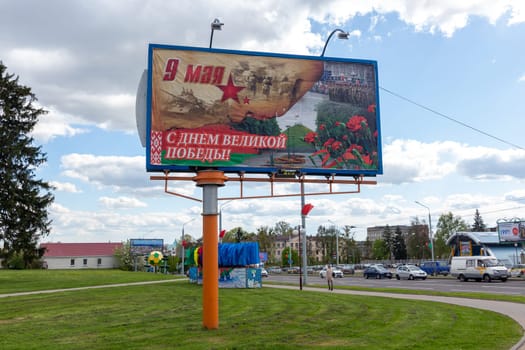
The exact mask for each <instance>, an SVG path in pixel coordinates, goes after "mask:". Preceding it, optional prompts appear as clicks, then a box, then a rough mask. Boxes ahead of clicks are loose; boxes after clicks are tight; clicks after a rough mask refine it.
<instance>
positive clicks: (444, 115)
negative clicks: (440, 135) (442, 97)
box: [379, 86, 525, 151]
mask: <svg viewBox="0 0 525 350" xmlns="http://www.w3.org/2000/svg"><path fill="white" fill-rule="evenodd" d="M379 88H380V89H381V90H383V91H385V92H388V93H389V94H390V95H392V96H395V97H397V98H399V99H401V100H403V101H406V102H408V103H411V104H413V105H415V106H418V107H419V108H422V109H424V110H426V111H429V112H431V113H434V114H436V115H438V116H440V117H443V118H445V119H448V120H450V121H452V122H454V123H456V124H459V125H461V126H464V127H466V128H469V129H471V130H474V131H476V132H478V133H480V134H483V135H485V136H488V137H490V138H492V139H494V140H497V141H499V142H502V143H504V144H506V145H509V146H511V147H514V148H517V149H521V150H524V151H525V148H523V147H521V146H518V145H516V144H514V143H512V142H509V141H507V140H504V139H502V138H500V137H497V136H494V135H492V134H489V133H488V132H485V131H483V130H480V129H478V128H475V127H473V126H470V125H468V124H466V123H463V122H461V121H459V120H457V119H454V118H452V117H450V116H448V115H446V114H443V113H441V112H438V111H436V110H435V109H432V108H429V107H427V106H425V105H422V104H421V103H417V102H416V101H413V100H411V99H409V98H407V97H404V96H401V95H399V94H397V93H395V92H393V91H390V90H388V89H385V88H384V87H382V86H380V87H379Z"/></svg>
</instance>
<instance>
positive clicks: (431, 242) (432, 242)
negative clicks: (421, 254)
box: [415, 201, 434, 261]
mask: <svg viewBox="0 0 525 350" xmlns="http://www.w3.org/2000/svg"><path fill="white" fill-rule="evenodd" d="M415 202H416V204H419V205H420V206H422V207H424V208H427V210H428V237H429V239H430V244H431V246H430V251H431V252H432V261H434V238H433V237H432V219H431V216H430V208H429V207H427V206H426V205H424V204H422V203H420V202H418V201H415Z"/></svg>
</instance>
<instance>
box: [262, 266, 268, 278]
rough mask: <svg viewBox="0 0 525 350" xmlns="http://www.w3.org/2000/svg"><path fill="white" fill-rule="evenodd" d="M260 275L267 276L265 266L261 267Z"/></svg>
mask: <svg viewBox="0 0 525 350" xmlns="http://www.w3.org/2000/svg"><path fill="white" fill-rule="evenodd" d="M261 277H268V271H266V269H265V268H262V269H261Z"/></svg>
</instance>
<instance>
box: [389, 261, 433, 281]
mask: <svg viewBox="0 0 525 350" xmlns="http://www.w3.org/2000/svg"><path fill="white" fill-rule="evenodd" d="M396 278H397V279H398V280H400V279H407V280H415V279H422V280H426V279H427V273H426V272H425V271H423V270H422V269H420V268H419V267H417V266H415V265H400V266H398V267H397V269H396Z"/></svg>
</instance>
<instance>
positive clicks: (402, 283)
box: [265, 274, 525, 296]
mask: <svg viewBox="0 0 525 350" xmlns="http://www.w3.org/2000/svg"><path fill="white" fill-rule="evenodd" d="M265 280H268V281H276V282H286V283H294V284H297V285H298V284H299V275H298V274H280V275H270V276H269V277H268V278H267V279H265ZM306 284H307V285H308V284H326V280H325V279H322V278H319V277H318V276H311V275H309V276H308V277H307V279H306ZM338 285H340V286H361V287H376V288H377V287H384V288H401V289H407V288H409V289H417V290H429V291H439V292H466V293H478V292H482V293H493V294H505V295H521V296H525V278H511V279H509V280H507V282H500V281H492V282H490V283H486V282H473V281H469V282H460V281H458V280H457V279H455V278H452V277H442V276H440V277H432V276H430V277H428V278H427V279H426V280H424V281H423V280H413V281H408V280H399V281H398V280H396V279H395V278H392V279H365V278H363V277H362V276H359V275H354V276H350V277H343V278H336V279H334V286H338Z"/></svg>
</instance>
